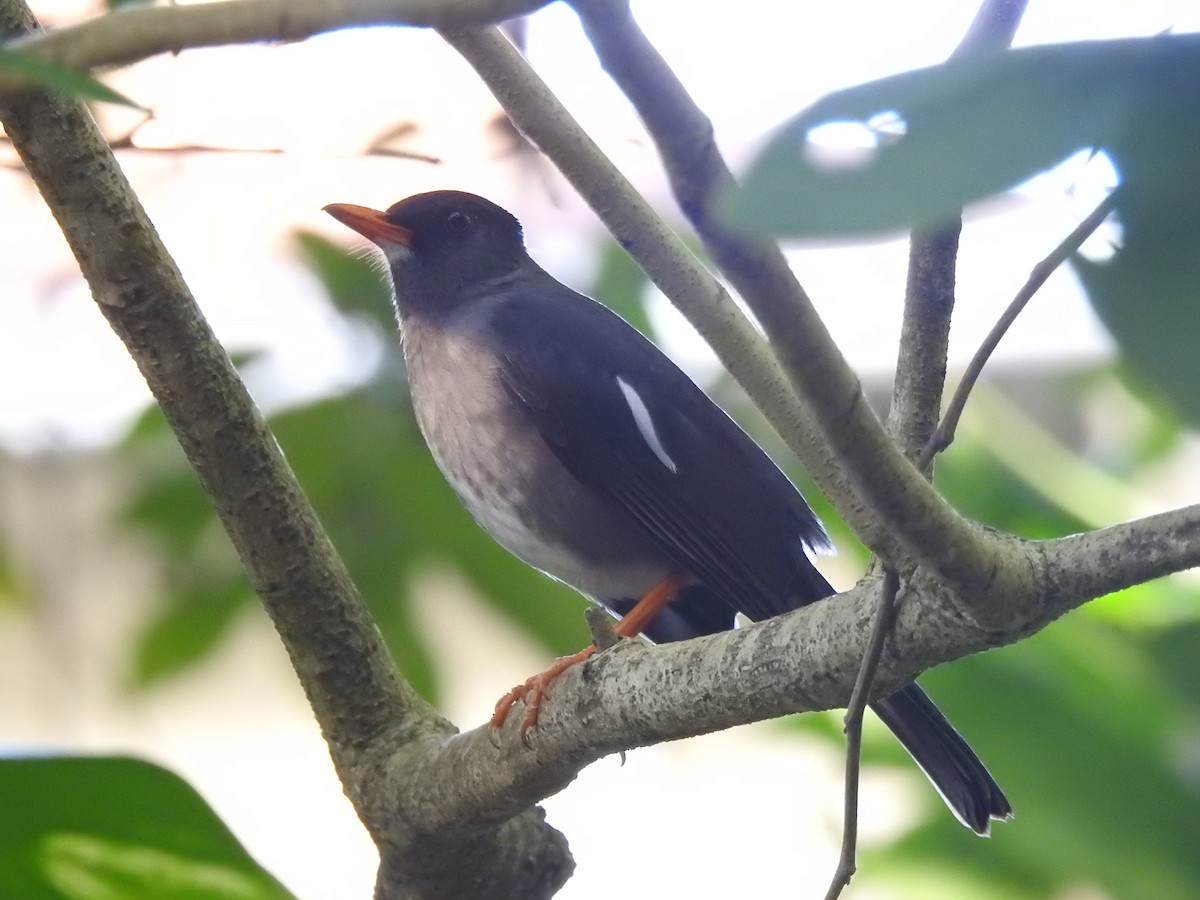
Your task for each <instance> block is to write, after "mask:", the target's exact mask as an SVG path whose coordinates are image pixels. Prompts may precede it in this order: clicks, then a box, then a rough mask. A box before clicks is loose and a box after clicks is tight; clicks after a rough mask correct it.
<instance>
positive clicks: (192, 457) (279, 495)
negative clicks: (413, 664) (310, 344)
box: [0, 0, 572, 900]
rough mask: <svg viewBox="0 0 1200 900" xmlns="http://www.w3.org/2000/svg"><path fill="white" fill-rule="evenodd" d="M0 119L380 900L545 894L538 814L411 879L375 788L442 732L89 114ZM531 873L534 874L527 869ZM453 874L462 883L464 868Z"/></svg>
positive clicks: (548, 855)
mask: <svg viewBox="0 0 1200 900" xmlns="http://www.w3.org/2000/svg"><path fill="white" fill-rule="evenodd" d="M32 25H33V20H32V16H31V15H30V13H29V11H28V8H27V7H25V6H24V4H22V3H20V2H19V0H0V32H3V33H13V32H19V31H22V30H26V29H28V28H30V27H32ZM0 119H2V120H3V123H4V126H5V128H6V130H7V133H8V136H9V138H10V139H11V140H12V143H13V146H14V147H15V148H16V149H17V152H18V153H19V154H20V156H21V159H22V161H23V162H24V163H25V165H26V167H27V169H28V171H29V173H30V175H31V176H32V177H33V179H34V181H35V182H36V183H37V185H38V189H39V190H40V191H41V193H42V195H43V197H44V198H45V200H46V202H47V204H48V205H49V206H50V208H51V210H52V212H53V213H54V215H55V218H56V219H57V220H58V222H59V224H60V226H61V227H62V229H63V233H64V235H65V236H66V238H67V241H68V243H69V244H70V245H71V249H72V251H73V252H74V254H75V257H76V259H77V260H78V262H79V265H80V268H81V269H82V271H83V274H84V276H85V278H87V280H88V283H89V285H90V286H91V289H92V293H93V295H94V297H95V299H96V301H97V304H98V305H99V307H100V310H101V312H102V313H103V314H104V316H105V318H107V319H108V321H109V323H110V324H111V326H112V328H113V330H114V331H115V332H116V333H117V334H118V335H119V336H120V338H121V339H122V341H124V342H125V345H126V347H127V348H128V349H129V352H130V355H131V356H132V357H133V358H134V359H135V361H136V362H137V364H138V367H139V368H140V370H141V372H142V374H143V375H144V376H145V378H146V382H147V384H148V385H149V386H150V389H151V391H152V392H153V394H154V396H155V399H156V400H157V401H158V403H159V406H160V407H161V408H162V410H163V413H164V414H165V415H166V417H167V420H168V422H170V424H171V427H172V429H173V430H174V431H175V434H176V436H177V438H178V439H179V442H180V445H181V446H182V447H183V450H184V453H185V454H186V455H187V457H188V460H189V462H190V463H191V464H192V467H193V468H194V469H195V470H196V472H197V474H198V475H199V477H200V479H201V481H202V482H203V483H204V487H205V490H206V491H207V492H208V494H209V496H210V497H211V499H212V502H213V504H214V506H215V507H216V509H217V512H218V514H219V515H220V517H221V521H222V523H223V524H224V526H225V529H226V531H227V532H228V534H229V536H230V538H231V540H232V541H233V544H234V546H235V548H236V549H237V551H238V554H239V556H240V557H241V559H242V563H243V565H244V566H245V568H246V571H247V573H248V575H249V577H250V581H251V584H252V585H253V587H254V589H255V591H256V592H257V593H258V594H259V596H260V597H261V598H262V601H263V605H264V606H265V607H266V610H267V612H268V613H269V614H270V616H271V619H272V621H273V622H274V624H275V627H276V628H277V630H278V631H279V635H280V637H281V638H282V640H283V643H284V645H285V647H286V648H287V651H288V654H289V655H290V657H291V659H292V664H293V666H294V667H295V669H296V674H297V676H298V677H299V680H300V683H301V684H302V686H303V687H304V690H305V693H306V694H307V696H308V700H309V702H310V704H311V705H312V708H313V711H314V712H315V714H316V717H317V720H318V722H319V723H320V726H321V730H322V733H323V734H324V736H325V739H326V741H327V742H328V744H329V747H330V751H331V754H332V756H333V760H334V764H335V765H336V767H337V769H338V774H339V776H340V777H341V779H342V783H343V785H344V786H345V789H346V793H347V795H348V796H349V797H350V799H351V801H352V802H353V803H354V805H355V808H356V810H357V811H358V814H359V815H360V817H362V819H363V821H364V824H366V826H367V828H368V830H370V832H371V834H372V837H373V838H374V839H375V841H376V844H377V845H378V846H379V847H380V851H381V857H382V865H381V870H380V872H381V874H380V885H379V893H378V897H379V898H380V900H384V898H393V897H401V896H403V897H445V896H481V897H482V896H486V895H485V894H483V893H478V892H476V890H475V888H476V887H477V884H476V882H477V881H478V879H480V878H484V879H491V880H492V881H493V882H494V883H495V884H496V885H498V886H499V887H500V888H501V889H502V891H503V892H499V891H498V892H496V893H494V894H492V895H491V896H497V897H513V898H526V897H541V896H549V895H550V894H552V893H553V892H554V891H555V890H556V889H557V888H558V886H560V885H561V884H562V883H563V882H564V881H565V880H566V878H567V877H568V876H569V875H570V871H571V868H572V863H571V860H570V856H569V855H568V854H567V852H566V849H565V845H564V844H563V842H562V838H561V836H560V835H559V834H558V833H557V832H555V831H554V830H553V829H551V828H549V827H548V826H546V825H545V823H544V822H543V820H542V816H541V813H540V811H539V810H533V809H527V810H524V811H523V812H522V814H521V815H519V816H517V817H515V818H513V819H512V820H510V821H508V822H505V823H503V824H502V825H499V826H496V827H492V828H482V829H480V828H477V829H475V830H474V831H472V832H471V833H469V834H456V835H454V840H453V841H452V842H446V844H444V845H442V846H439V847H436V848H432V849H431V848H428V847H424V846H423V847H421V848H420V855H419V856H418V857H417V859H419V861H420V865H416V864H415V863H414V859H413V857H412V856H411V855H408V856H406V855H405V854H406V853H408V854H411V853H412V852H413V848H412V844H413V842H414V841H413V834H412V832H411V831H406V830H404V829H403V828H399V827H397V823H396V822H395V820H394V819H391V818H388V819H386V820H385V819H384V817H383V816H381V815H380V805H381V803H382V802H383V798H385V797H386V798H390V796H391V795H392V794H393V793H394V792H395V786H394V785H391V784H388V783H387V782H383V781H380V779H379V773H380V771H381V770H383V769H385V768H386V767H385V766H384V765H383V762H382V761H383V760H385V759H388V758H391V757H392V756H393V755H394V754H396V753H397V752H399V751H402V750H403V749H404V748H406V747H409V746H412V745H414V744H424V743H425V742H427V741H429V740H433V739H441V738H444V737H446V736H447V735H449V734H451V733H452V732H453V730H454V729H453V726H451V725H450V724H449V723H448V722H446V721H445V720H444V719H442V718H441V717H440V716H439V715H438V714H437V713H436V712H435V711H434V710H433V709H432V708H431V707H430V706H428V704H426V703H425V702H424V701H423V700H422V699H421V698H420V697H419V696H417V694H416V693H415V692H414V691H413V690H412V689H411V688H410V687H409V686H408V685H407V684H405V683H404V682H403V681H402V680H401V679H400V678H399V676H398V675H397V673H396V671H395V668H394V667H393V665H392V663H391V658H390V656H389V654H388V651H387V648H386V647H385V646H384V644H383V640H382V638H381V636H380V634H379V632H378V630H377V629H376V628H375V625H374V623H373V622H372V621H371V619H370V617H369V614H368V612H367V610H366V607H365V606H364V605H363V604H362V602H361V600H360V599H359V597H358V594H357V592H356V590H355V589H354V586H353V585H352V584H351V582H350V578H349V576H348V574H347V573H346V571H345V568H344V566H343V565H342V563H341V560H340V559H339V558H338V556H337V554H336V552H335V551H334V549H333V547H332V545H331V544H330V543H329V540H328V538H327V537H326V535H325V533H324V531H323V530H322V528H321V526H320V524H319V523H318V522H317V519H316V517H315V515H314V513H313V511H312V508H311V506H310V505H309V503H308V501H307V499H306V498H305V497H304V495H303V494H302V493H301V491H300V488H299V487H298V485H297V484H296V481H295V478H294V476H293V475H292V473H291V470H290V468H289V467H288V465H287V463H286V461H285V460H284V458H283V455H282V453H281V451H280V449H279V446H278V444H276V442H275V440H274V439H273V438H272V437H271V435H270V434H269V432H268V431H267V428H266V425H265V423H264V422H263V420H262V417H261V416H260V415H259V413H258V410H257V409H256V408H255V406H254V404H253V402H252V401H251V399H250V397H249V395H248V394H247V393H246V390H245V387H244V386H243V385H242V383H241V381H240V379H239V378H238V377H237V374H236V372H235V371H234V369H233V367H232V365H231V364H230V362H229V358H228V356H227V355H226V353H225V351H224V349H223V348H222V347H221V345H220V344H219V343H218V342H217V340H216V338H215V337H214V336H213V334H212V332H211V330H210V329H209V327H208V324H207V323H206V322H205V320H204V318H203V316H202V314H201V312H200V310H199V308H198V307H197V306H196V303H195V301H194V299H193V298H192V296H191V294H190V292H189V291H188V289H187V287H186V285H185V284H184V283H183V280H182V278H181V276H180V274H179V271H178V269H177V268H176V266H175V264H174V262H173V261H172V260H171V258H170V256H169V255H168V253H167V251H166V248H165V247H164V246H163V245H162V243H161V241H160V240H159V238H158V235H157V233H156V232H155V231H154V227H153V226H152V225H151V223H150V221H149V219H148V218H147V217H146V213H145V210H144V209H143V208H142V206H141V205H140V203H139V202H138V200H137V197H136V196H135V195H134V194H133V192H132V190H131V189H130V187H129V184H128V182H127V181H126V180H125V179H124V176H123V175H122V173H121V171H120V168H119V167H118V165H117V163H116V160H115V158H114V157H113V155H112V153H111V151H110V150H109V149H108V147H107V145H106V144H105V142H104V139H103V137H102V136H101V134H100V132H99V130H98V129H97V127H96V125H95V122H93V121H92V119H91V117H90V116H89V115H88V112H87V109H86V107H84V106H83V104H82V103H79V102H78V101H75V100H72V99H69V98H63V97H60V96H51V95H45V94H40V93H31V94H28V95H26V96H25V97H23V98H22V99H20V100H19V101H14V102H12V103H10V104H7V105H5V106H3V107H0ZM406 839H407V843H406ZM434 850H438V851H440V855H438V853H435V852H433V851H434ZM531 859H537V860H539V861H540V862H541V863H542V864H541V865H538V866H537V867H530V866H529V864H528V863H529V861H530V860H531ZM464 860H468V861H470V862H471V864H472V866H473V868H470V869H464ZM464 878H466V879H468V881H467V883H465V884H464V883H462V882H463V879H464ZM460 888H461V889H460Z"/></svg>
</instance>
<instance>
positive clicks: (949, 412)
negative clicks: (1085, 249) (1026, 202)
mask: <svg viewBox="0 0 1200 900" xmlns="http://www.w3.org/2000/svg"><path fill="white" fill-rule="evenodd" d="M1118 191H1119V188H1118ZM1116 197H1117V191H1113V193H1111V194H1109V195H1108V196H1107V197H1105V198H1104V200H1103V201H1102V202H1101V203H1100V205H1099V206H1097V207H1096V208H1095V209H1094V210H1092V212H1091V213H1090V214H1089V215H1088V216H1087V218H1085V219H1084V220H1083V221H1082V222H1080V223H1079V225H1077V226H1076V227H1075V230H1074V231H1072V232H1071V233H1070V234H1069V235H1067V237H1066V238H1064V239H1063V242H1062V243H1061V244H1059V245H1058V246H1057V247H1055V248H1054V250H1053V251H1052V252H1051V253H1050V255H1048V256H1047V257H1046V258H1045V259H1043V260H1042V261H1041V262H1039V263H1038V264H1037V265H1036V266H1034V267H1033V270H1032V271H1031V272H1030V274H1029V279H1028V280H1027V281H1026V282H1025V284H1024V285H1023V286H1022V287H1021V290H1019V291H1018V292H1017V295H1016V296H1015V297H1014V298H1013V300H1012V302H1011V303H1009V305H1008V308H1007V309H1005V310H1004V313H1003V314H1002V315H1001V316H1000V318H999V320H998V321H997V322H996V324H995V325H993V326H992V330H991V331H989V332H988V335H987V337H985V338H984V339H983V343H982V344H980V346H979V349H978V350H976V351H975V355H974V356H973V357H971V362H970V364H969V365H968V366H967V368H966V371H965V372H963V376H962V380H961V381H960V382H959V384H958V388H957V389H956V390H955V391H954V396H953V397H952V398H951V400H950V404H949V406H947V407H946V413H945V415H944V416H943V417H942V421H941V424H940V425H938V427H937V430H936V431H934V433H933V434H932V435H931V436H930V438H929V441H928V443H926V445H925V448H924V449H923V450H922V451H921V456H920V458H919V459H918V460H917V465H918V467H920V468H924V467H926V466H928V465H929V463H930V461H931V460H932V459H933V458H934V457H935V456H936V455H937V454H938V453H941V452H942V451H943V450H945V449H946V448H947V447H949V446H950V444H951V442H953V440H954V432H955V430H956V429H957V428H958V421H959V419H960V418H961V417H962V413H963V409H964V408H965V407H966V405H967V399H968V398H969V397H970V395H971V389H972V388H974V386H975V383H976V382H977V381H978V380H979V376H980V375H981V374H982V373H983V367H984V366H986V365H987V361H988V360H989V359H990V358H991V355H992V353H993V351H995V349H996V347H997V346H998V345H999V344H1000V340H1001V339H1002V338H1003V337H1004V335H1005V334H1006V333H1007V332H1008V329H1009V328H1011V327H1012V324H1013V322H1015V321H1016V320H1017V316H1019V315H1020V314H1021V311H1022V310H1023V309H1025V306H1026V304H1027V303H1029V301H1030V300H1032V299H1033V295H1034V294H1036V293H1037V292H1038V290H1040V289H1041V287H1042V285H1043V284H1045V283H1046V280H1047V279H1048V278H1049V277H1050V276H1051V275H1053V274H1054V271H1055V269H1057V268H1058V267H1059V266H1061V265H1062V264H1063V263H1064V262H1066V261H1067V260H1068V259H1070V257H1071V255H1072V254H1073V253H1075V251H1076V250H1078V249H1079V248H1080V246H1082V244H1083V242H1084V241H1085V240H1087V239H1088V238H1089V237H1090V236H1091V235H1092V233H1093V232H1094V231H1095V230H1096V229H1097V228H1099V227H1100V226H1101V225H1102V224H1104V220H1105V219H1107V218H1108V216H1109V214H1110V213H1111V212H1112V211H1113V208H1114V206H1115V204H1116Z"/></svg>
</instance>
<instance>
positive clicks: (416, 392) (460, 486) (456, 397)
mask: <svg viewBox="0 0 1200 900" xmlns="http://www.w3.org/2000/svg"><path fill="white" fill-rule="evenodd" d="M405 353H406V356H407V357H408V362H409V380H410V384H411V388H412V392H413V397H414V402H413V408H414V410H415V412H416V417H417V424H418V425H419V427H420V429H421V433H422V434H423V435H424V437H425V441H426V443H427V444H428V445H429V449H430V451H431V452H432V454H433V457H434V460H435V461H436V462H437V465H438V468H439V469H441V471H442V474H443V475H444V476H445V477H446V480H447V481H448V482H449V483H450V486H451V487H452V488H453V489H454V492H455V493H456V494H457V495H458V497H459V499H460V500H461V501H462V503H463V505H464V506H465V507H466V508H467V509H468V511H470V513H471V515H472V516H473V517H474V518H475V520H476V521H477V522H478V523H479V524H480V525H481V526H482V527H483V528H484V529H485V530H486V531H487V532H488V534H490V535H491V536H492V538H493V539H495V540H496V542H497V543H499V544H500V545H501V546H503V547H504V548H505V549H507V550H508V551H509V552H510V553H512V554H513V555H514V556H516V557H518V558H519V559H521V560H523V561H524V562H526V563H528V564H529V565H531V566H533V567H534V568H537V569H540V570H541V571H543V572H545V573H546V574H548V575H550V576H552V577H554V578H556V579H558V580H560V581H563V582H565V583H566V584H569V585H571V586H572V587H574V588H575V589H576V590H578V591H580V592H581V593H584V594H587V595H589V596H591V597H596V598H609V599H618V598H629V599H639V598H640V597H642V596H643V595H644V594H645V593H646V592H648V591H649V590H650V588H652V587H653V586H654V585H655V584H657V583H658V582H659V581H661V580H662V579H663V578H665V577H666V576H667V575H668V574H670V571H671V569H670V565H669V563H668V562H667V561H666V560H664V559H662V558H661V557H660V556H659V555H658V553H657V551H656V550H655V548H654V547H653V545H652V544H651V543H650V541H649V538H648V537H647V536H646V535H645V534H644V533H643V532H642V531H641V529H640V527H639V526H638V525H637V524H636V523H634V522H633V521H631V520H629V519H627V518H626V517H625V516H624V515H623V514H622V513H621V512H620V511H619V510H616V509H614V508H612V507H610V506H609V505H608V503H607V502H605V501H603V500H601V499H599V498H597V497H594V496H592V495H591V494H590V493H588V492H587V491H585V490H584V489H583V488H582V487H581V486H580V485H579V484H578V482H576V481H575V480H574V479H573V478H572V477H571V476H570V474H569V473H568V472H567V471H566V469H565V468H563V467H562V465H561V464H560V463H559V462H558V460H557V459H556V458H555V457H554V456H553V454H552V453H551V452H550V450H549V448H548V447H547V446H546V445H545V444H544V443H543V442H542V440H541V437H540V436H539V435H538V434H537V433H536V431H534V430H533V429H532V427H530V426H529V425H528V423H527V422H526V421H525V420H523V419H522V418H521V413H520V411H519V410H517V409H516V408H515V407H514V406H513V404H512V402H511V400H510V398H509V396H508V394H507V393H506V392H505V390H504V389H503V387H502V386H501V385H500V383H499V381H498V380H497V371H496V364H495V363H494V362H492V361H491V360H490V358H489V356H488V354H487V353H486V352H481V351H480V348H479V347H477V346H474V345H472V343H471V342H470V341H469V340H467V339H464V338H463V337H462V336H461V335H456V334H454V333H453V332H450V333H446V332H443V333H440V334H437V335H436V336H432V337H425V336H422V339H421V340H419V341H415V342H414V341H413V340H411V339H409V340H406V342H405ZM431 382H432V383H435V384H436V386H437V387H436V390H431V389H430V388H431Z"/></svg>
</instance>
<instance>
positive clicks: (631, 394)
mask: <svg viewBox="0 0 1200 900" xmlns="http://www.w3.org/2000/svg"><path fill="white" fill-rule="evenodd" d="M617 387H619V388H620V389H621V394H622V395H624V397H625V402H626V403H627V404H629V411H630V412H631V413H633V422H634V424H635V425H637V429H638V432H639V433H640V434H641V436H642V439H643V440H645V442H646V445H647V446H648V447H649V448H650V449H651V450H653V451H654V455H655V456H657V457H658V461H659V462H661V463H662V464H663V465H664V466H666V467H667V468H668V469H670V471H671V474H672V475H674V474H675V473H676V472H677V471H678V467H676V465H675V460H673V459H671V456H670V454H669V453H667V448H666V447H664V446H663V443H662V441H661V440H660V439H659V437H658V432H657V431H655V429H654V421H653V420H652V419H651V418H650V410H648V409H647V408H646V404H645V402H643V400H642V398H641V395H640V394H638V392H637V391H636V390H634V389H633V386H632V385H631V384H629V382H627V381H626V380H625V379H624V378H621V377H620V376H619V375H618V376H617Z"/></svg>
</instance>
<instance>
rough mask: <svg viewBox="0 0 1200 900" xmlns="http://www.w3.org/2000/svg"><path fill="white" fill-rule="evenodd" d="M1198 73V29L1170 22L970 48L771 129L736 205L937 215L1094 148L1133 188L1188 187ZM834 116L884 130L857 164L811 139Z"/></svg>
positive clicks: (755, 218) (937, 219) (741, 209)
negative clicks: (1148, 30) (1069, 39)
mask: <svg viewBox="0 0 1200 900" xmlns="http://www.w3.org/2000/svg"><path fill="white" fill-rule="evenodd" d="M1198 81H1200V36H1198V35H1169V36H1162V37H1155V38H1131V39H1124V40H1113V41H1089V42H1080V43H1073V44H1057V45H1048V46H1040V47H1026V48H1022V49H1019V50H1009V51H1005V52H1000V53H994V54H991V55H988V56H974V57H961V58H956V59H952V60H950V61H949V62H946V63H944V64H942V65H939V66H934V67H931V68H927V69H920V70H917V71H914V72H906V73H904V74H901V75H896V76H893V77H891V78H885V79H881V80H879V81H874V82H870V83H868V84H864V85H860V86H858V87H853V88H849V89H847V90H843V91H838V92H836V93H834V94H831V95H829V96H828V97H826V98H824V99H823V100H820V101H818V102H817V103H816V104H814V105H813V106H811V107H810V108H809V109H807V110H806V111H805V112H803V113H801V114H800V115H799V116H797V117H796V118H795V119H793V120H792V121H790V122H789V123H788V124H787V125H785V126H784V127H783V129H782V130H781V131H780V132H779V134H777V135H776V136H775V138H773V139H772V141H771V142H770V144H769V145H768V146H767V148H766V149H765V150H764V151H763V153H762V154H761V155H760V157H759V158H758V160H757V161H756V162H755V163H754V165H753V167H752V168H751V171H750V172H749V174H748V175H747V177H746V180H745V187H744V188H743V189H742V190H741V191H739V192H738V193H737V194H735V195H734V196H732V197H731V198H730V203H729V210H730V215H731V216H732V217H733V218H734V220H735V221H736V222H737V223H738V224H740V225H741V226H742V227H745V228H748V229H753V230H763V231H769V232H773V233H777V234H787V235H791V236H829V235H835V234H862V233H868V232H879V231H887V230H890V229H898V228H918V227H933V226H937V225H939V224H941V223H943V222H945V221H946V220H947V219H948V218H949V217H951V216H953V215H955V214H956V211H957V210H958V209H960V208H961V207H962V206H963V205H964V204H966V203H969V202H971V201H973V200H977V199H980V198H982V197H986V196H989V195H991V194H995V193H997V192H999V191H1002V190H1004V189H1006V188H1008V187H1010V186H1011V185H1013V184H1016V183H1017V182H1019V181H1021V180H1023V179H1025V178H1028V177H1030V176H1031V175H1033V174H1035V173H1037V172H1039V171H1042V170H1044V169H1047V168H1049V167H1051V166H1053V165H1054V164H1055V163H1057V162H1059V161H1061V160H1063V159H1065V158H1066V157H1067V156H1068V155H1070V154H1071V153H1073V152H1075V151H1077V150H1081V149H1087V148H1097V149H1104V150H1107V151H1109V152H1110V153H1112V154H1113V156H1114V158H1115V159H1116V161H1117V164H1118V168H1119V169H1120V171H1121V176H1122V182H1123V183H1124V184H1126V185H1129V186H1131V187H1132V190H1131V194H1135V193H1137V192H1150V193H1152V194H1154V195H1155V196H1158V195H1161V194H1162V193H1163V192H1164V189H1166V188H1169V186H1170V185H1172V184H1175V183H1177V182H1179V181H1185V182H1186V183H1187V187H1186V188H1185V192H1186V193H1187V194H1188V195H1190V194H1191V193H1192V192H1193V190H1194V188H1195V185H1196V182H1197V177H1196V176H1197V171H1196V169H1197V167H1196V165H1195V158H1194V155H1188V154H1186V153H1184V152H1183V151H1184V150H1185V148H1186V147H1192V146H1194V139H1195V129H1196V125H1197V121H1198V119H1200V109H1198V108H1197V106H1196V104H1195V99H1194V91H1193V86H1194V85H1195V84H1196V83H1197V82H1198ZM837 122H845V123H851V122H852V123H859V124H861V125H862V126H863V129H864V134H872V135H874V137H875V138H876V144H877V146H876V147H875V148H874V149H873V150H872V151H870V154H869V157H868V158H867V159H866V160H865V161H863V162H862V164H861V165H845V166H842V167H831V166H829V165H827V164H826V165H822V164H821V163H820V162H819V161H817V160H814V158H813V155H812V153H810V152H809V150H810V149H811V147H810V145H809V143H808V142H809V135H810V133H811V132H812V130H813V129H814V128H816V127H818V126H821V125H825V124H828V123H837ZM1164 143H1165V144H1166V146H1165V147H1163V146H1160V145H1161V144H1164ZM1167 164H1169V165H1171V166H1172V169H1171V170H1167V169H1164V165H1167ZM1179 166H1183V168H1182V170H1180V169H1179V168H1178V167H1179ZM1187 202H1188V203H1189V204H1190V202H1191V198H1190V196H1189V197H1188V200H1187ZM1122 218H1123V219H1124V218H1125V216H1124V215H1123V216H1122Z"/></svg>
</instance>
